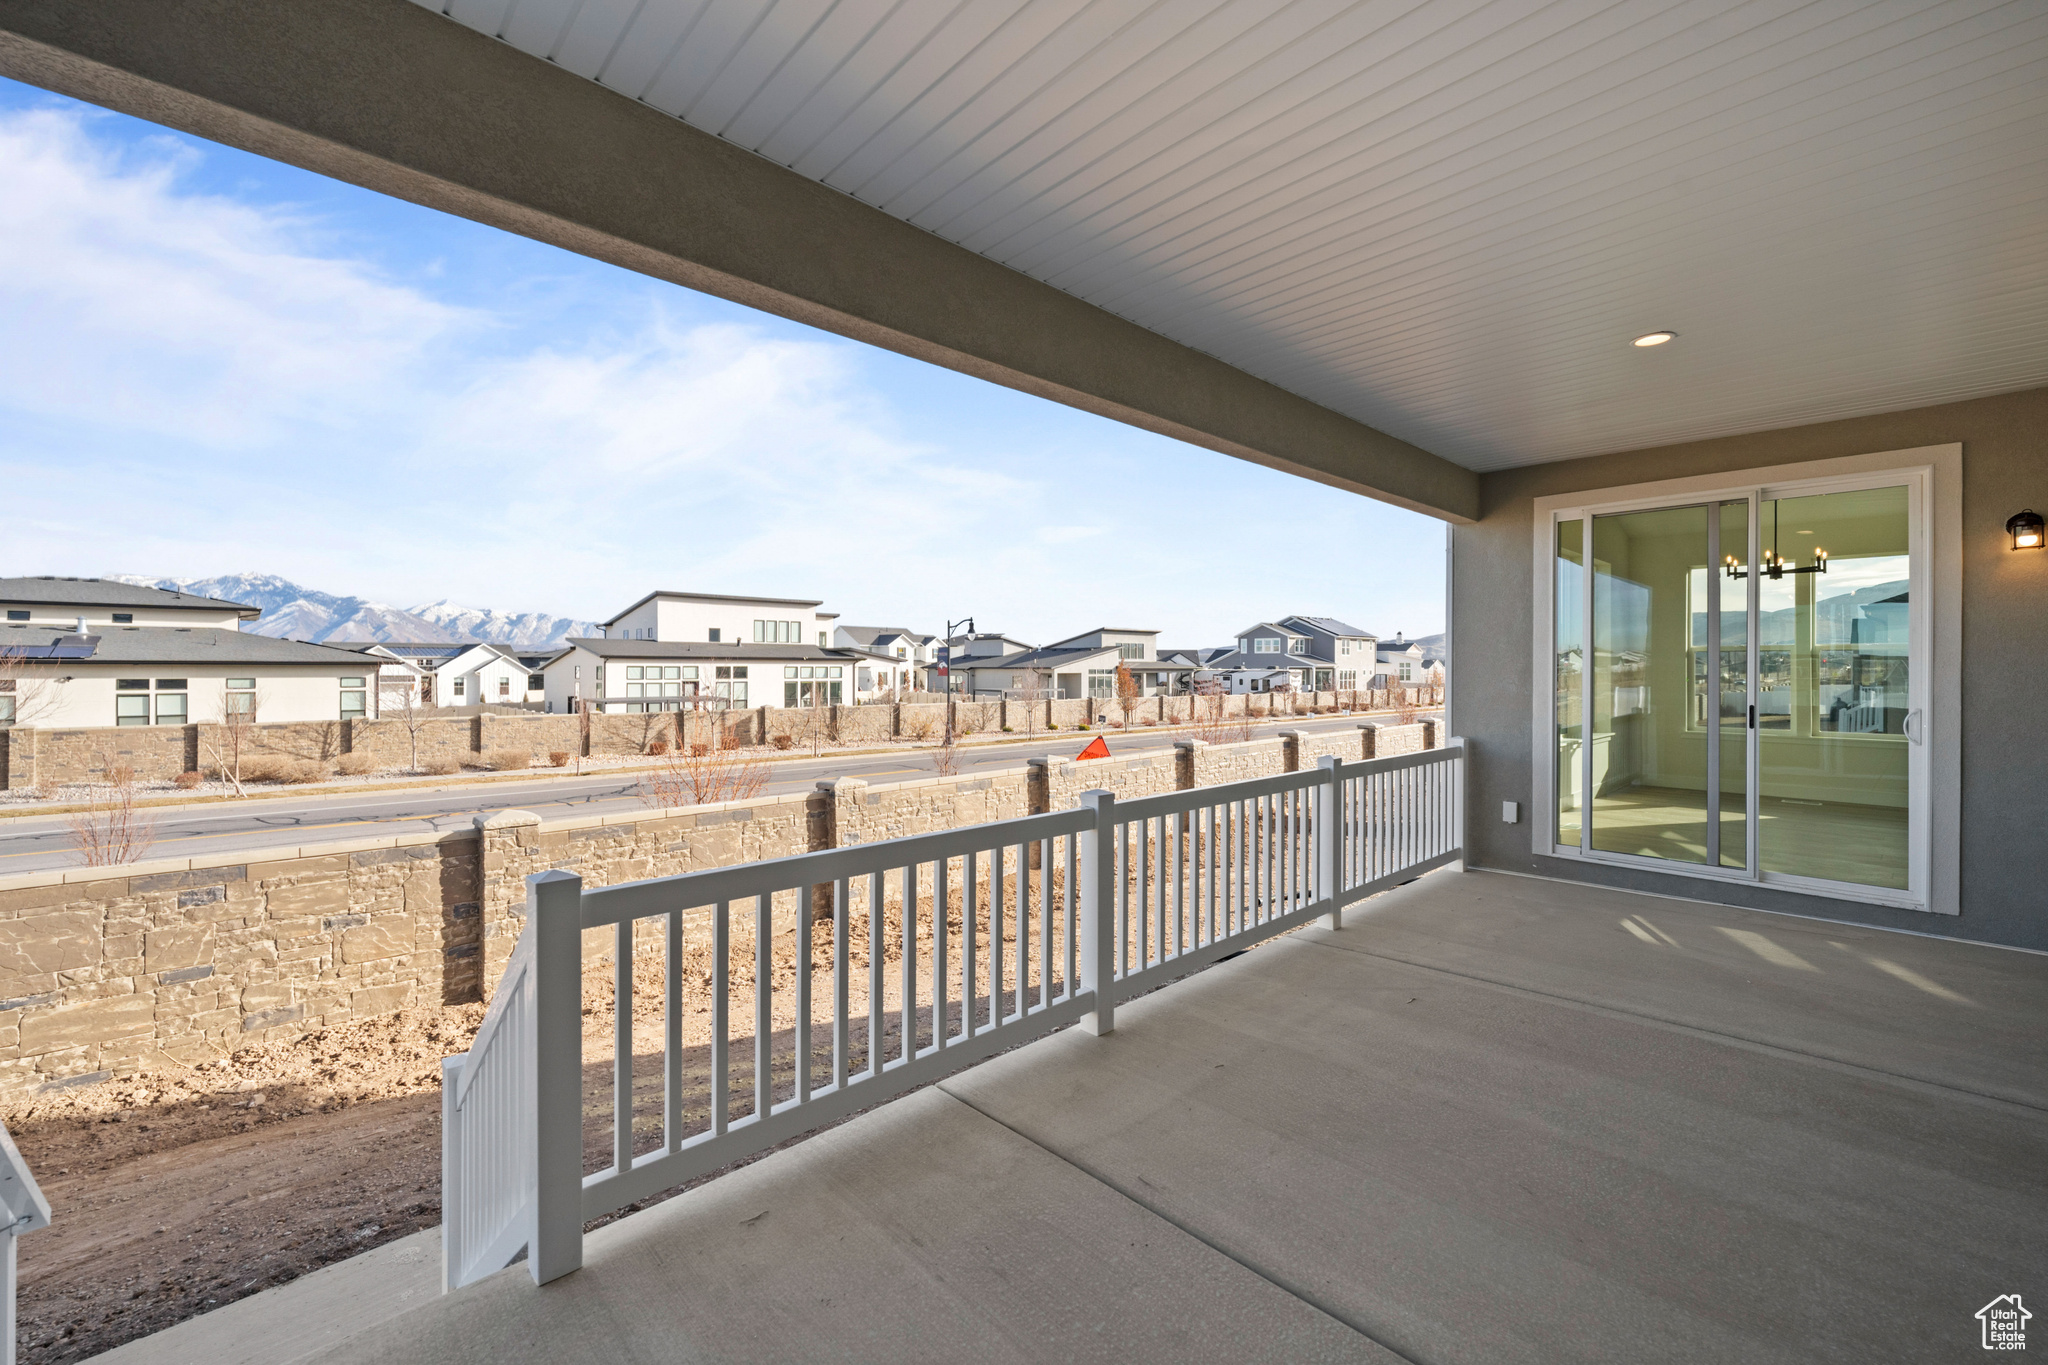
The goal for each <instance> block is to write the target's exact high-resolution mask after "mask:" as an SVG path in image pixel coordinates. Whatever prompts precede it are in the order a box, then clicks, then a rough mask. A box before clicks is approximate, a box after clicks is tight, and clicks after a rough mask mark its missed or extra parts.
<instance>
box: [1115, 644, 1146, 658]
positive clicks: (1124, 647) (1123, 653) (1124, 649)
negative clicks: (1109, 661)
mask: <svg viewBox="0 0 2048 1365" xmlns="http://www.w3.org/2000/svg"><path fill="white" fill-rule="evenodd" d="M1116 652H1117V656H1118V657H1119V658H1124V659H1142V658H1144V657H1145V646H1143V645H1134V644H1121V645H1118V646H1117V647H1116Z"/></svg>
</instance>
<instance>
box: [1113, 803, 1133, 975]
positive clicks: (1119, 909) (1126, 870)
mask: <svg viewBox="0 0 2048 1365" xmlns="http://www.w3.org/2000/svg"><path fill="white" fill-rule="evenodd" d="M1109 841H1110V857H1111V860H1112V862H1113V863H1114V865H1115V876H1116V928H1115V934H1116V943H1115V952H1114V955H1113V956H1114V967H1113V969H1112V975H1114V976H1117V977H1121V976H1123V975H1124V974H1125V973H1127V972H1129V971H1130V969H1131V957H1130V950H1129V946H1128V945H1129V941H1130V939H1129V935H1130V899H1131V894H1130V893H1131V886H1130V882H1131V870H1130V869H1131V827H1130V826H1129V825H1127V824H1126V825H1116V826H1114V827H1112V828H1111V829H1110V831H1109Z"/></svg>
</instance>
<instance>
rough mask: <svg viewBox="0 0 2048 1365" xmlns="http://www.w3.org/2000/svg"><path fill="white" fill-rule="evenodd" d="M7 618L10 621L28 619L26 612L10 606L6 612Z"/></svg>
mask: <svg viewBox="0 0 2048 1365" xmlns="http://www.w3.org/2000/svg"><path fill="white" fill-rule="evenodd" d="M7 619H8V620H10V621H26V620H28V613H27V612H25V611H15V610H13V609H12V608H9V610H8V612H7Z"/></svg>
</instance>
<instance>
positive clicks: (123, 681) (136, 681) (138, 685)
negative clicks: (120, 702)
mask: <svg viewBox="0 0 2048 1365" xmlns="http://www.w3.org/2000/svg"><path fill="white" fill-rule="evenodd" d="M114 690H115V691H116V692H147V691H149V679H147V678H116V679H115V680H114Z"/></svg>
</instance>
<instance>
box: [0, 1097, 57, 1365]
mask: <svg viewBox="0 0 2048 1365" xmlns="http://www.w3.org/2000/svg"><path fill="white" fill-rule="evenodd" d="M0 1219H5V1220H6V1228H5V1230H4V1236H0V1241H4V1242H5V1243H6V1245H5V1246H0V1261H4V1262H5V1263H6V1273H7V1284H6V1295H5V1308H4V1311H5V1313H6V1315H7V1318H6V1321H5V1322H0V1362H4V1363H5V1365H14V1334H15V1333H14V1328H15V1320H14V1277H15V1261H14V1242H15V1239H16V1238H18V1237H20V1236H21V1234H22V1233H24V1232H34V1231H35V1230H36V1229H37V1228H46V1227H48V1226H50V1201H49V1200H47V1199H45V1198H43V1191H42V1189H41V1187H40V1186H38V1185H37V1184H36V1178H35V1177H34V1176H33V1175H30V1174H29V1170H28V1163H27V1162H26V1161H23V1160H22V1159H21V1151H20V1149H19V1148H17V1147H16V1146H15V1145H14V1135H13V1134H12V1133H9V1132H8V1131H7V1125H6V1124H4V1123H0Z"/></svg>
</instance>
